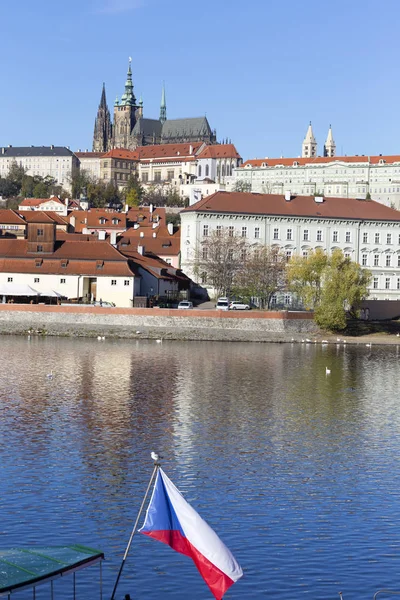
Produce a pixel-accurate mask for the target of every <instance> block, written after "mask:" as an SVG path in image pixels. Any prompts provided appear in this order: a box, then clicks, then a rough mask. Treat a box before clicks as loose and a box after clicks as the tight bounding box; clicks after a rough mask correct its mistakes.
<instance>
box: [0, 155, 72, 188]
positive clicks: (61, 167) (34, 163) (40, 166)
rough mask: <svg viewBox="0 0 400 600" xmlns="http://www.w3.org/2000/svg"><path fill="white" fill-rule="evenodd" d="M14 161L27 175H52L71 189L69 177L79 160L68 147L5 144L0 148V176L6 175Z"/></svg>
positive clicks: (57, 181) (59, 182)
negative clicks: (5, 145)
mask: <svg viewBox="0 0 400 600" xmlns="http://www.w3.org/2000/svg"><path fill="white" fill-rule="evenodd" d="M14 162H16V163H17V164H18V165H19V166H21V167H24V169H25V170H26V174H27V175H31V176H34V175H39V176H40V177H47V176H49V177H52V178H53V179H54V180H55V182H56V184H59V185H62V187H63V188H64V189H66V190H70V189H71V183H70V177H71V173H72V171H73V170H74V169H78V168H79V160H78V159H77V157H76V156H75V154H74V153H73V152H71V150H70V149H69V148H66V147H63V146H28V147H26V146H24V147H15V148H14V147H13V146H7V147H3V148H1V149H0V177H6V176H7V174H8V171H9V170H10V167H11V165H12V164H13V163H14Z"/></svg>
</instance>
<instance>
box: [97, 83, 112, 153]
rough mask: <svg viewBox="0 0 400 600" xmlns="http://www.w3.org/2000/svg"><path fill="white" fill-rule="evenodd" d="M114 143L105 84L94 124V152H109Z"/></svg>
mask: <svg viewBox="0 0 400 600" xmlns="http://www.w3.org/2000/svg"><path fill="white" fill-rule="evenodd" d="M111 143H112V125H111V117H110V111H109V110H108V106H107V99H106V87H105V85H104V83H103V90H102V92H101V99H100V104H99V109H98V111H97V117H96V120H95V122H94V133H93V152H108V150H110V148H111Z"/></svg>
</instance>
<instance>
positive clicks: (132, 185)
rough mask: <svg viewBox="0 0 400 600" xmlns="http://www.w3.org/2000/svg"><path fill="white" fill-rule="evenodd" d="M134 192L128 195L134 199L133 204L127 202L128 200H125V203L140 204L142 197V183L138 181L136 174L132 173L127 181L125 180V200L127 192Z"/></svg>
mask: <svg viewBox="0 0 400 600" xmlns="http://www.w3.org/2000/svg"><path fill="white" fill-rule="evenodd" d="M132 191H133V192H135V193H134V194H131V195H130V198H132V199H134V202H135V203H134V204H129V202H127V204H129V206H140V204H141V203H142V199H143V197H144V193H145V192H144V189H143V186H142V184H141V183H140V181H139V178H138V176H137V175H136V173H135V174H132V175H131V176H130V177H129V179H128V181H127V182H126V187H125V200H127V197H128V194H129V192H132Z"/></svg>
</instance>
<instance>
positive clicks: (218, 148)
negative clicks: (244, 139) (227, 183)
mask: <svg viewBox="0 0 400 600" xmlns="http://www.w3.org/2000/svg"><path fill="white" fill-rule="evenodd" d="M198 158H241V156H240V154H239V152H238V151H237V150H236V148H235V146H234V144H216V145H215V146H207V147H206V148H204V150H202V151H201V152H200V153H199V155H198Z"/></svg>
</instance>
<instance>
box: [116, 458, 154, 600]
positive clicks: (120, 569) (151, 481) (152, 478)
mask: <svg viewBox="0 0 400 600" xmlns="http://www.w3.org/2000/svg"><path fill="white" fill-rule="evenodd" d="M152 458H153V453H152ZM158 458H159V457H158V456H157V458H155V459H154V469H153V472H152V474H151V477H150V481H149V485H148V486H147V489H146V493H145V495H144V498H143V501H142V504H141V505H140V508H139V512H138V516H137V517H136V521H135V524H134V526H133V529H132V533H131V537H130V538H129V542H128V545H127V547H126V550H125V554H124V558H123V559H122V562H121V566H120V568H119V571H118V575H117V580H116V582H115V585H114V589H113V592H112V595H111V599H110V600H114V599H115V593H116V591H117V587H118V583H119V580H120V577H121V574H122V571H123V568H124V565H125V561H126V559H127V556H128V554H129V550H130V547H131V544H132V540H133V536H134V535H135V533H136V529H137V526H138V524H139V519H140V517H141V514H142V512H143V508H144V505H145V503H146V500H147V496H148V495H149V491H150V488H151V484H152V483H153V480H154V477H155V476H156V473H157V471H158V469H159V468H160V463H159V462H158Z"/></svg>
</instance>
